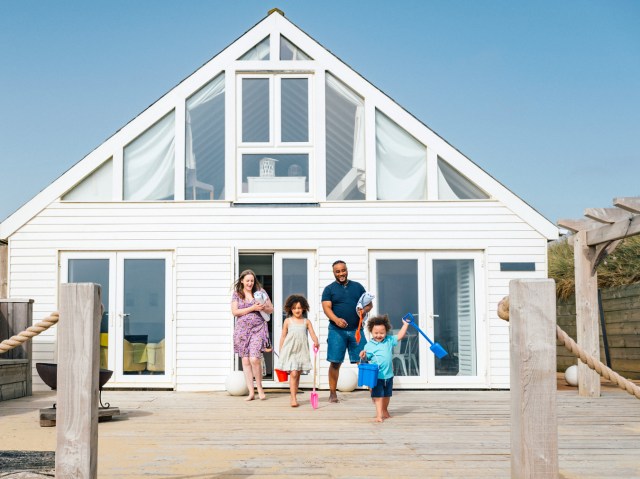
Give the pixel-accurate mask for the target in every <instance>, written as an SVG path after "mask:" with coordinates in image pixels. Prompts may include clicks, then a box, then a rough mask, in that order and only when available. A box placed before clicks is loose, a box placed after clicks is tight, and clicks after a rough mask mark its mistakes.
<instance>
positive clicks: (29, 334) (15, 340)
mask: <svg viewBox="0 0 640 479" xmlns="http://www.w3.org/2000/svg"><path fill="white" fill-rule="evenodd" d="M59 319H60V314H59V313H58V312H54V313H51V314H50V315H49V316H47V317H46V318H44V319H43V320H42V321H39V322H37V323H36V324H34V325H33V326H29V327H28V328H27V329H25V330H24V331H22V332H21V333H19V334H16V335H15V336H11V337H10V338H9V339H5V340H4V341H2V342H1V343H0V354H3V353H6V352H7V351H9V350H11V349H13V348H15V347H18V346H20V345H21V344H22V343H24V342H26V341H28V340H30V339H31V338H33V337H34V336H37V335H38V334H40V333H41V332H43V331H46V330H47V329H49V328H50V327H51V326H53V325H54V324H56V323H57V322H58V320H59Z"/></svg>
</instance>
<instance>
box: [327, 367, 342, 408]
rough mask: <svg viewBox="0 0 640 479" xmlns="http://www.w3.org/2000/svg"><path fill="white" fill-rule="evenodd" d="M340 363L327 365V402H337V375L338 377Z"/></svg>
mask: <svg viewBox="0 0 640 479" xmlns="http://www.w3.org/2000/svg"><path fill="white" fill-rule="evenodd" d="M340 366H341V364H340V363H331V364H330V366H329V402H339V401H338V393H337V392H336V389H337V388H338V377H340Z"/></svg>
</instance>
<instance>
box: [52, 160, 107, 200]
mask: <svg viewBox="0 0 640 479" xmlns="http://www.w3.org/2000/svg"><path fill="white" fill-rule="evenodd" d="M112 199H113V158H109V159H108V160H107V161H105V162H104V163H103V164H102V165H100V166H99V167H98V168H96V169H95V170H93V172H92V173H91V174H89V175H88V176H86V177H85V178H84V179H83V180H82V181H81V182H80V183H78V184H77V185H76V186H74V187H73V189H72V190H70V191H69V192H68V193H67V194H66V195H64V196H63V197H62V201H111V200H112Z"/></svg>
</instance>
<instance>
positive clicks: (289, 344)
mask: <svg viewBox="0 0 640 479" xmlns="http://www.w3.org/2000/svg"><path fill="white" fill-rule="evenodd" d="M307 321H308V319H305V320H304V321H303V322H302V324H297V323H294V322H293V321H289V329H288V331H287V337H286V338H284V344H283V345H282V350H281V351H280V361H279V366H278V367H277V369H280V370H281V371H302V374H308V373H309V371H311V368H312V366H311V353H310V350H309V340H308V339H307V335H308V330H307Z"/></svg>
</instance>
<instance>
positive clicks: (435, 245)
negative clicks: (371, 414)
mask: <svg viewBox="0 0 640 479" xmlns="http://www.w3.org/2000/svg"><path fill="white" fill-rule="evenodd" d="M409 107H410V105H409ZM557 234H558V233H557V228H556V227H555V226H554V225H553V224H552V223H550V222H549V221H548V220H546V219H545V218H544V217H543V216H541V215H540V214H539V213H537V212H536V211H535V210H534V209H533V208H531V207H530V206H529V205H527V204H526V203H525V202H524V201H522V200H521V199H520V198H518V197H517V196H516V195H515V194H514V193H512V192H511V191H509V190H508V189H507V188H506V187H505V186H503V185H502V184H500V183H499V182H498V181H496V180H495V179H494V178H492V177H491V176H490V175H489V174H487V173H486V172H485V171H483V170H482V169H481V168H480V167H479V166H478V165H476V164H475V163H473V162H472V161H471V160H469V159H468V158H467V157H465V156H464V155H463V154H462V153H460V152H459V151H458V150H457V149H456V148H454V147H453V146H451V145H450V144H449V143H447V142H446V141H445V140H444V139H442V138H441V137H440V136H438V135H437V134H436V133H434V132H433V131H432V130H430V129H429V128H428V127H427V126H425V124H423V123H422V122H421V121H420V120H418V119H416V118H415V117H414V116H412V115H411V114H410V113H408V112H407V111H406V110H405V109H404V108H403V107H401V106H400V105H398V104H397V103H395V102H394V101H393V100H392V99H390V98H389V97H388V96H387V95H385V94H384V93H383V92H382V91H380V90H379V89H377V88H376V87H375V86H374V85H372V84H371V83H369V82H368V81H367V80H365V79H364V78H363V77H361V76H360V75H359V74H358V73H356V72H355V71H354V70H353V69H352V68H351V67H349V66H348V65H346V64H345V63H343V62H342V61H341V60H340V59H339V58H337V57H336V56H335V55H333V54H332V53H330V52H329V51H328V50H327V49H325V48H324V47H323V46H321V45H320V44H318V43H317V42H316V41H315V40H313V39H312V38H311V37H309V36H308V35H307V34H306V33H305V32H303V31H301V30H300V29H299V28H298V27H296V26H295V25H294V24H292V23H291V22H290V21H289V20H288V19H286V18H285V17H284V15H283V14H282V12H280V11H278V10H274V11H272V12H270V13H269V15H268V16H267V17H266V18H264V19H263V20H262V21H260V22H259V23H258V24H257V25H255V26H254V27H253V28H251V29H250V30H249V31H247V32H246V33H245V34H244V35H242V36H241V37H240V38H238V39H237V40H236V41H235V42H233V43H232V44H231V45H229V46H228V47H226V48H225V49H224V50H222V51H221V52H220V53H219V54H218V55H216V56H215V57H214V58H212V59H211V60H210V61H208V62H207V63H206V64H205V65H203V66H202V67H201V68H199V69H198V70H197V71H195V72H194V73H193V74H191V75H189V76H188V77H187V78H186V79H184V80H183V81H182V82H181V83H180V84H178V85H177V86H176V87H175V88H173V89H172V90H171V91H169V92H168V93H166V94H165V95H164V96H163V97H162V98H160V99H159V100H158V101H156V102H155V103H154V104H153V105H151V106H150V107H149V108H147V109H146V110H145V111H143V112H142V113H141V114H140V115H138V116H137V117H136V118H134V119H133V120H131V121H130V122H129V123H128V124H126V125H125V126H124V127H122V128H121V129H120V130H118V131H117V133H115V134H114V135H113V136H112V137H110V138H109V139H108V140H107V141H105V142H104V143H103V144H101V145H99V146H98V147H97V148H96V149H95V150H94V151H92V152H91V153H90V154H89V155H87V156H86V157H85V158H83V159H82V160H80V161H79V162H78V163H77V164H75V165H74V166H73V167H72V168H71V169H70V170H68V171H67V172H66V173H64V174H63V175H62V176H61V177H59V178H58V179H57V180H55V181H54V182H53V183H51V184H50V185H49V186H48V187H47V188H46V189H45V190H43V191H42V192H41V193H40V194H38V195H37V196H36V197H34V198H33V199H32V200H31V201H29V202H28V203H27V204H25V205H24V206H23V207H22V208H20V209H19V210H18V211H16V212H15V213H14V214H13V215H11V216H10V217H9V218H7V219H6V220H5V221H4V222H2V223H1V224H0V240H5V241H6V242H7V243H8V247H7V263H8V267H7V272H6V274H7V278H8V296H9V297H10V298H32V299H34V300H35V303H34V319H40V318H42V317H44V316H46V315H48V314H49V313H50V312H51V311H55V310H57V309H58V291H59V285H60V284H61V283H65V282H96V283H99V284H101V285H102V294H103V302H104V305H105V313H104V317H103V321H102V326H101V332H102V334H101V353H102V356H101V362H102V366H103V367H107V368H109V369H111V370H113V371H114V375H113V377H112V379H111V381H110V383H109V384H110V385H112V386H114V387H137V388H139V387H145V388H153V387H157V388H171V389H177V390H183V391H187V390H191V391H204V390H222V389H224V384H225V379H226V377H227V376H228V374H229V372H230V371H231V370H233V369H234V368H237V359H236V358H234V354H233V347H232V331H233V323H234V318H233V317H232V316H231V312H230V298H231V285H232V282H233V281H234V279H235V278H236V277H237V274H238V273H239V271H240V270H243V269H246V268H252V269H254V270H255V271H256V273H257V274H258V277H259V279H260V280H261V281H262V282H263V283H264V285H265V288H266V289H267V291H268V292H269V294H270V295H271V297H272V298H273V302H274V305H275V312H274V315H273V318H274V319H273V320H272V321H271V322H270V323H269V324H270V327H271V334H272V339H273V342H274V344H276V345H277V344H278V341H279V335H280V331H281V324H282V314H283V313H282V304H283V299H284V298H285V297H286V296H287V295H289V294H290V293H294V292H297V293H302V294H305V295H306V296H307V297H308V299H309V303H310V305H311V311H310V314H309V318H310V319H311V320H312V321H313V323H314V325H315V329H316V331H317V332H319V335H320V338H321V345H324V343H325V341H326V334H327V319H326V317H325V316H324V314H323V313H322V308H321V305H320V296H321V293H322V289H323V288H324V286H326V285H327V284H328V283H330V282H331V281H333V275H332V272H331V264H332V263H333V262H334V261H335V260H336V259H343V260H344V261H346V262H347V265H348V267H349V273H350V278H351V279H353V280H356V281H359V282H361V283H362V284H363V285H364V286H365V288H366V289H367V290H368V291H370V292H372V293H374V294H375V295H376V299H375V308H374V313H376V312H377V313H388V314H389V315H390V317H391V318H392V322H393V325H394V327H395V328H398V327H400V324H401V323H400V321H401V320H400V318H401V317H402V316H403V315H404V314H405V313H407V312H411V313H413V314H414V315H415V316H416V318H417V319H418V321H419V324H420V326H421V328H422V329H423V330H425V331H426V332H427V334H429V335H430V337H431V338H432V339H435V340H436V341H438V342H439V343H440V344H441V345H442V346H443V347H444V348H445V349H446V350H447V351H448V352H449V355H448V356H446V357H445V358H443V359H437V358H435V357H434V355H433V354H432V353H431V352H430V351H429V344H428V343H427V342H426V341H424V340H423V339H419V338H418V336H417V334H416V332H415V331H413V330H410V332H411V337H410V338H409V339H408V340H406V341H403V342H402V344H401V346H400V347H399V348H398V350H397V351H396V354H395V356H394V367H395V371H396V375H397V378H396V381H395V383H394V385H395V387H396V388H398V389H402V388H412V389H432V388H464V389H468V388H508V387H509V357H508V355H509V352H508V339H509V331H508V325H507V323H505V322H504V321H502V320H500V319H498V318H497V315H496V305H497V303H498V301H499V300H500V299H501V298H502V297H503V296H505V295H506V294H508V284H509V280H511V279H514V278H545V277H546V275H547V273H546V272H547V242H548V241H549V240H551V239H554V238H556V237H557ZM33 348H34V359H35V360H36V361H47V362H50V361H55V356H56V336H55V328H54V329H52V330H49V331H47V332H46V333H43V334H42V335H40V336H38V337H37V338H35V339H34V345H33ZM322 349H323V348H321V359H322V360H321V361H320V364H321V367H322V369H321V372H320V375H319V377H320V384H319V385H320V387H326V386H327V379H326V376H327V374H326V373H327V366H328V364H327V363H326V361H324V351H323V350H322ZM325 349H326V348H325ZM266 380H267V382H266V384H267V385H268V386H273V387H277V386H278V385H280V383H278V382H277V381H275V380H273V358H272V357H267V377H266ZM302 385H303V386H307V387H309V386H310V385H311V377H306V378H304V379H303V381H302ZM38 387H40V388H44V387H45V386H44V385H43V384H42V383H41V382H40V380H39V378H37V375H36V376H35V377H34V388H36V389H37V388H38Z"/></svg>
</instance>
